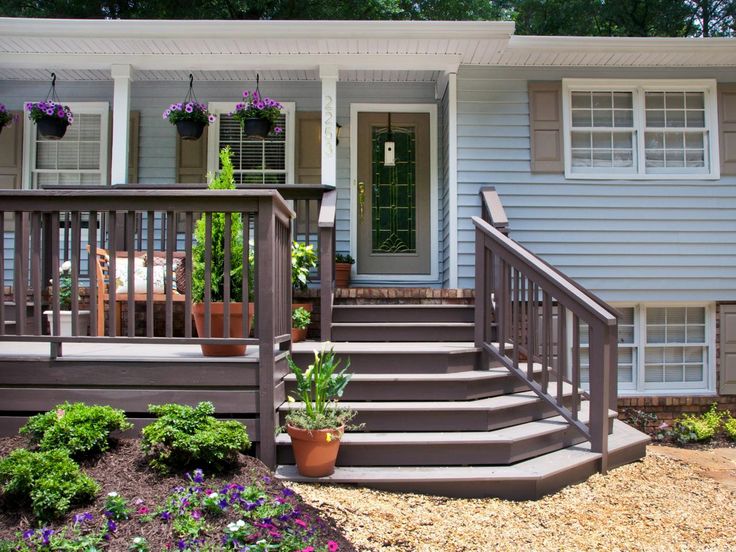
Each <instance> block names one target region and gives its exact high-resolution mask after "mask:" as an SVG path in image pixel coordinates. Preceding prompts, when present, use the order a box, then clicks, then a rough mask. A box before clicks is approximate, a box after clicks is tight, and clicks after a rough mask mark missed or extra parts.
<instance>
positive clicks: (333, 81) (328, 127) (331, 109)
mask: <svg viewBox="0 0 736 552" xmlns="http://www.w3.org/2000/svg"><path fill="white" fill-rule="evenodd" d="M338 74H339V72H338V70H337V66H334V65H320V67H319V78H320V80H321V81H322V133H321V135H322V184H326V185H327V186H332V187H335V186H336V185H337V78H338Z"/></svg>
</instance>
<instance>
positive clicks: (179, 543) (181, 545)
mask: <svg viewBox="0 0 736 552" xmlns="http://www.w3.org/2000/svg"><path fill="white" fill-rule="evenodd" d="M176 547H177V548H178V549H179V550H186V548H187V541H185V540H184V539H179V540H178V541H177V543H176Z"/></svg>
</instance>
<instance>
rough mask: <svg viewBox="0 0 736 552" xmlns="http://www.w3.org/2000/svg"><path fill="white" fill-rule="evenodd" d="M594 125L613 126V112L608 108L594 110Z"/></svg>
mask: <svg viewBox="0 0 736 552" xmlns="http://www.w3.org/2000/svg"><path fill="white" fill-rule="evenodd" d="M593 126H594V127H611V126H613V113H612V111H611V110H607V109H595V110H593Z"/></svg>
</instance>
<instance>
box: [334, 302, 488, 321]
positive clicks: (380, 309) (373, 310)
mask: <svg viewBox="0 0 736 552" xmlns="http://www.w3.org/2000/svg"><path fill="white" fill-rule="evenodd" d="M474 313H475V308H474V307H473V305H446V304H444V305H335V306H334V307H333V308H332V320H333V322H473V321H474Z"/></svg>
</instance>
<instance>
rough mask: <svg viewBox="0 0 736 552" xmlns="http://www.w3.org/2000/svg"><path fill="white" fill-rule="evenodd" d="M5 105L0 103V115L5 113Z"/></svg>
mask: <svg viewBox="0 0 736 552" xmlns="http://www.w3.org/2000/svg"><path fill="white" fill-rule="evenodd" d="M5 111H6V109H5V105H4V104H1V103H0V113H5Z"/></svg>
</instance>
